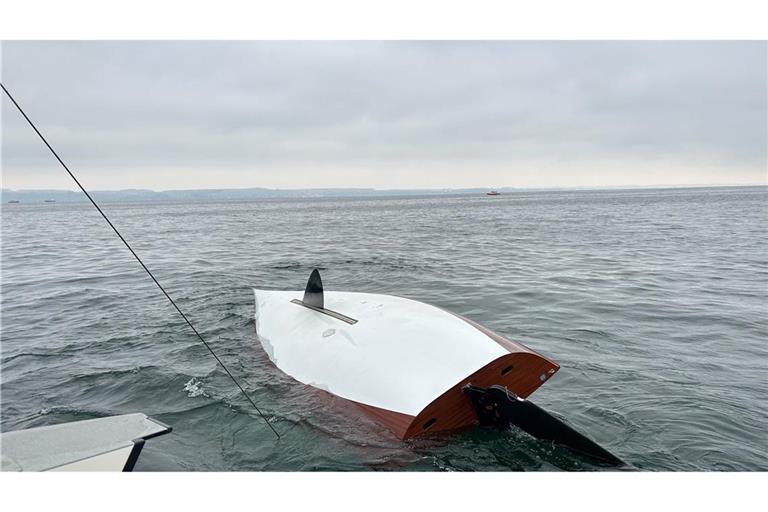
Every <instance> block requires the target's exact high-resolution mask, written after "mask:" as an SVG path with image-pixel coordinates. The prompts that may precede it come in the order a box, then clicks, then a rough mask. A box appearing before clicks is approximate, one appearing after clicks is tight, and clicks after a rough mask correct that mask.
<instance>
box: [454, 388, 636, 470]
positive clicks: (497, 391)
mask: <svg viewBox="0 0 768 512" xmlns="http://www.w3.org/2000/svg"><path fill="white" fill-rule="evenodd" d="M464 392H465V393H467V394H468V395H469V398H470V399H471V400H472V404H473V405H474V407H475V411H476V412H477V417H478V419H479V420H480V424H481V425H497V426H498V425H504V426H506V425H515V426H516V427H518V428H520V429H521V430H523V431H525V432H527V433H528V434H530V435H532V436H533V437H535V438H536V439H543V440H546V441H551V442H552V443H554V444H556V445H559V446H562V447H564V448H567V449H569V450H571V451H572V452H574V453H577V454H579V455H582V456H585V457H588V458H590V459H593V460H596V461H598V462H602V463H604V464H609V465H612V466H623V465H625V463H624V461H622V460H621V459H619V458H618V457H616V456H615V455H613V454H612V453H611V452H609V451H608V450H606V449H605V448H603V447H602V446H600V445H598V444H597V443H595V442H594V441H592V440H591V439H589V438H588V437H586V436H584V435H583V434H581V433H580V432H578V431H576V430H575V429H573V428H571V427H570V426H568V425H566V424H565V423H563V422H562V421H560V420H559V419H557V418H556V417H554V416H553V415H551V414H549V413H548V412H547V411H545V410H544V409H542V408H541V407H539V406H537V405H536V404H534V403H532V402H529V401H528V400H525V399H523V398H520V397H518V396H517V395H515V394H514V393H512V392H510V391H509V390H507V389H506V388H503V387H501V386H490V387H488V388H480V387H476V386H472V385H471V384H468V385H467V386H465V387H464Z"/></svg>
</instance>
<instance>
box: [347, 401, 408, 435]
mask: <svg viewBox="0 0 768 512" xmlns="http://www.w3.org/2000/svg"><path fill="white" fill-rule="evenodd" d="M349 401H350V402H352V403H353V404H355V405H356V406H358V407H359V408H360V409H362V410H363V412H364V413H365V414H366V415H367V416H368V417H370V418H371V419H373V420H374V421H376V422H378V423H381V424H382V425H384V426H385V427H387V428H388V429H389V430H391V431H392V432H394V433H395V435H396V436H397V437H399V438H400V439H404V438H405V433H406V431H407V430H408V427H410V426H411V423H413V420H414V417H413V416H411V415H410V414H403V413H401V412H395V411H390V410H388V409H381V408H379V407H374V406H372V405H367V404H361V403H360V402H355V401H354V400H349Z"/></svg>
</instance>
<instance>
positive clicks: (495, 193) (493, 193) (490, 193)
mask: <svg viewBox="0 0 768 512" xmlns="http://www.w3.org/2000/svg"><path fill="white" fill-rule="evenodd" d="M485 195H487V196H500V195H501V192H496V191H495V190H491V191H490V192H486V193H485Z"/></svg>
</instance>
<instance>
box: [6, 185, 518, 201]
mask: <svg viewBox="0 0 768 512" xmlns="http://www.w3.org/2000/svg"><path fill="white" fill-rule="evenodd" d="M498 190H499V191H500V192H502V193H503V192H511V191H513V190H514V189H511V188H505V189H504V188H503V189H498ZM485 192H487V189H480V188H471V189H430V190H424V189H418V190H417V189H414V190H379V189H374V188H315V189H284V190H281V189H269V188H229V189H202V190H164V191H161V192H157V191H154V190H144V189H128V190H95V191H93V192H91V195H92V196H93V198H94V199H95V200H97V201H103V202H129V201H247V200H251V199H267V198H312V197H375V196H416V195H420V196H423V195H449V194H472V193H476V194H483V193H485ZM0 195H1V197H2V202H4V203H7V202H8V201H19V202H20V203H42V202H44V201H46V200H48V201H51V200H52V201H56V202H61V203H76V202H84V201H87V200H88V199H87V198H86V197H85V196H84V195H83V194H82V192H74V191H72V190H11V189H5V188H4V189H0Z"/></svg>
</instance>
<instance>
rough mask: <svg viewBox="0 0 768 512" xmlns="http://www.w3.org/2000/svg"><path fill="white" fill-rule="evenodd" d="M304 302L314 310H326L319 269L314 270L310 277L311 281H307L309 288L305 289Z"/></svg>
mask: <svg viewBox="0 0 768 512" xmlns="http://www.w3.org/2000/svg"><path fill="white" fill-rule="evenodd" d="M302 302H304V304H305V305H307V306H312V307H313V308H318V309H325V307H324V304H325V301H324V300H323V280H322V279H320V271H319V270H317V269H315V270H313V271H312V273H311V274H310V275H309V281H307V287H306V289H304V299H303V300H302Z"/></svg>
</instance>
